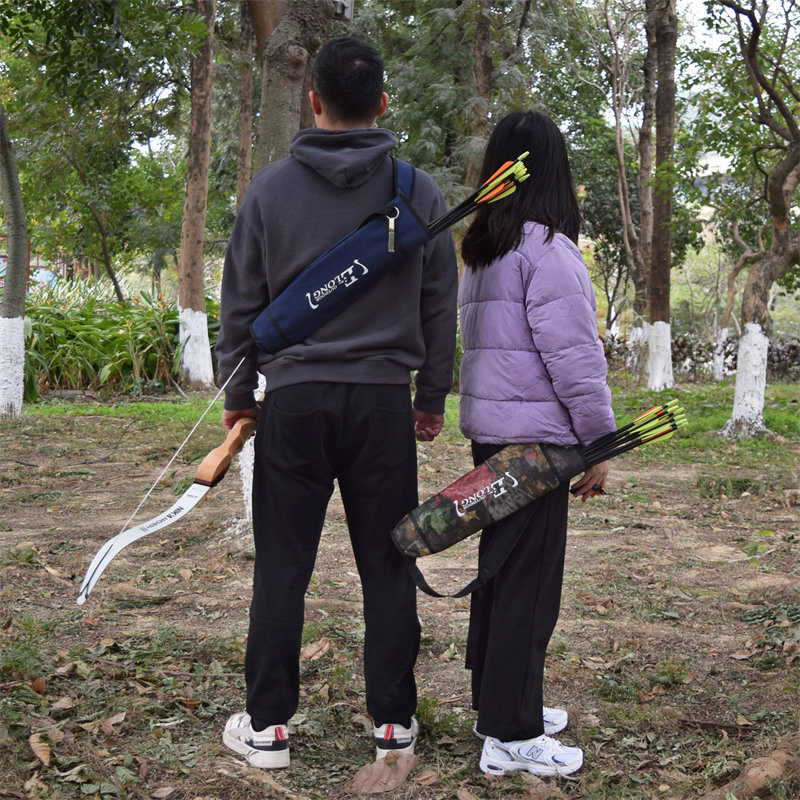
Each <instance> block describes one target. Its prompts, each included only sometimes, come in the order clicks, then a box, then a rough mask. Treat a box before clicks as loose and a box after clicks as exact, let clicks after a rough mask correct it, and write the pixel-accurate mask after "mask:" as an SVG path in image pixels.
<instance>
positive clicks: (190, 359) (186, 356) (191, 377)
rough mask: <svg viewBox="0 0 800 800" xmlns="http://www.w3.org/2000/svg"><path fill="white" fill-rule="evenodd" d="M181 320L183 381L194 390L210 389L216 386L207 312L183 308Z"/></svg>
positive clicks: (180, 315)
mask: <svg viewBox="0 0 800 800" xmlns="http://www.w3.org/2000/svg"><path fill="white" fill-rule="evenodd" d="M179 320H180V341H181V344H182V345H183V352H182V354H181V370H180V372H181V380H182V381H183V383H185V384H186V385H187V386H189V387H190V388H192V389H201V388H205V389H210V388H212V387H213V386H214V367H213V364H212V362H211V344H210V343H209V340H208V315H207V314H206V313H205V311H196V310H195V309H193V308H182V309H180V314H179Z"/></svg>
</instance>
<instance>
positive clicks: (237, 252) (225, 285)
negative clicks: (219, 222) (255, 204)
mask: <svg viewBox="0 0 800 800" xmlns="http://www.w3.org/2000/svg"><path fill="white" fill-rule="evenodd" d="M251 212H252V206H251V205H249V204H247V203H245V204H243V206H242V209H241V210H240V212H239V215H238V216H237V218H236V222H235V223H234V226H233V232H232V233H231V239H230V242H229V243H228V248H227V250H226V252H225V265H224V268H223V272H222V284H221V292H220V298H221V299H220V332H219V337H218V339H217V346H216V349H215V353H216V356H217V365H218V370H219V382H220V385H224V384H225V382H226V381H229V383H228V385H227V387H226V389H225V408H226V409H228V410H230V411H240V410H242V409H245V408H251V407H252V406H253V405H254V398H253V392H254V391H255V389H256V388H257V386H258V375H257V370H256V345H255V344H254V342H253V337H252V334H251V333H250V326H251V324H252V323H253V320H254V319H255V318H256V316H257V315H258V314H259V312H260V311H261V310H262V309H263V308H264V307H265V306H266V305H267V304H268V303H269V290H268V288H267V282H266V270H265V259H264V246H263V242H262V240H261V238H260V236H259V235H258V232H257V231H256V230H255V229H254V228H253V226H252V223H251V222H250V217H249V216H248V214H249V213H251ZM242 359H244V361H242V363H241V365H240V366H239V367H238V368H237V365H238V364H239V362H240V361H241V360H242ZM234 370H235V373H234Z"/></svg>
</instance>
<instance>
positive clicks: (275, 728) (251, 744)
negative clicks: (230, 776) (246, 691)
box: [222, 714, 289, 769]
mask: <svg viewBox="0 0 800 800" xmlns="http://www.w3.org/2000/svg"><path fill="white" fill-rule="evenodd" d="M250 721H251V720H250V715H249V714H234V715H233V716H232V717H231V718H230V719H229V720H228V721H227V722H226V723H225V730H224V732H223V734H222V741H223V742H224V743H225V745H226V746H228V747H230V749H231V750H233V751H235V752H236V753H239V754H240V755H243V756H244V757H245V758H246V759H247V763H248V764H250V766H252V767H259V768H260V769H280V768H281V767H288V766H289V729H288V728H287V726H286V725H270V726H269V727H268V728H265V729H264V730H263V731H254V730H253V726H252V725H251V724H250Z"/></svg>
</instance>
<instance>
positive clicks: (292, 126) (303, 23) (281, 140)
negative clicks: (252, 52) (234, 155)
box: [253, 0, 333, 171]
mask: <svg viewBox="0 0 800 800" xmlns="http://www.w3.org/2000/svg"><path fill="white" fill-rule="evenodd" d="M332 18H333V5H332V3H331V2H330V0H289V2H287V4H286V9H285V11H284V13H283V16H282V17H281V20H280V22H279V23H278V25H277V27H276V28H275V30H274V31H273V32H272V35H271V36H270V37H269V40H268V41H267V43H266V45H265V47H264V54H263V58H262V62H261V64H262V68H261V71H262V76H261V115H260V118H259V126H258V140H257V142H256V148H255V154H254V156H253V162H254V167H255V169H256V171H257V170H260V169H263V168H264V167H265V166H267V164H271V163H272V162H273V161H277V160H279V159H281V158H285V157H286V156H287V155H289V142H290V141H291V139H292V136H293V135H294V134H295V133H296V132H297V131H298V130H300V110H301V105H302V89H303V85H304V81H305V77H306V70H307V67H308V65H309V64H310V62H311V60H312V59H313V58H314V56H315V55H316V54H317V52H318V51H319V49H320V48H321V47H322V43H323V41H324V39H325V35H326V32H327V29H328V25H329V23H330V21H331V19H332Z"/></svg>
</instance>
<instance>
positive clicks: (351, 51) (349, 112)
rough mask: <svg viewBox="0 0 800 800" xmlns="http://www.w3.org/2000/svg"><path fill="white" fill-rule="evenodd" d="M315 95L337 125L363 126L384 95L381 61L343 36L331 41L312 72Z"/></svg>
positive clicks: (371, 49) (367, 47) (376, 54)
mask: <svg viewBox="0 0 800 800" xmlns="http://www.w3.org/2000/svg"><path fill="white" fill-rule="evenodd" d="M311 78H312V85H313V88H314V91H315V92H316V93H317V94H318V95H319V96H320V100H321V101H322V104H323V105H324V106H325V109H326V111H327V112H328V114H330V115H331V116H332V117H333V118H335V119H336V120H337V121H339V122H344V123H348V122H353V123H363V122H365V121H366V120H370V119H371V118H373V117H375V116H376V115H377V112H378V107H379V106H380V102H381V96H382V95H383V59H382V58H381V55H380V53H379V52H378V51H377V50H376V49H375V48H374V47H372V46H370V45H368V44H366V42H362V41H361V40H360V39H354V38H353V37H351V36H342V37H341V38H338V39H331V40H330V41H329V42H327V43H326V44H325V45H324V46H323V48H322V49H321V50H320V51H319V53H318V54H317V57H316V58H315V59H314V64H313V66H312V68H311Z"/></svg>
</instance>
